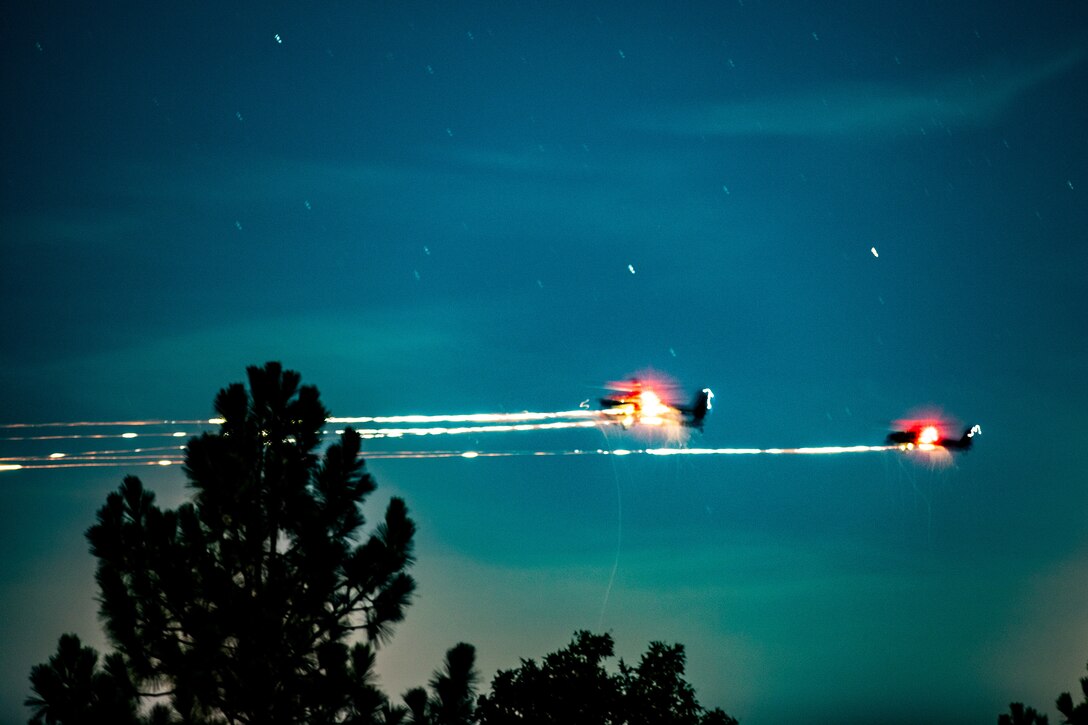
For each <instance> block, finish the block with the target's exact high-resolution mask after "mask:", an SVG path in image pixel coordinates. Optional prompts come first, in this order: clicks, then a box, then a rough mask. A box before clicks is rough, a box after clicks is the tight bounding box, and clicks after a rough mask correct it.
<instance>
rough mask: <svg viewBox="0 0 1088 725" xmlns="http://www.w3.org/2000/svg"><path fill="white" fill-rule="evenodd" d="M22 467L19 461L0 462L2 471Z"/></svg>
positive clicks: (15, 469)
mask: <svg viewBox="0 0 1088 725" xmlns="http://www.w3.org/2000/svg"><path fill="white" fill-rule="evenodd" d="M20 468H22V466H20V465H19V464H18V463H0V471H18V470H19V469H20Z"/></svg>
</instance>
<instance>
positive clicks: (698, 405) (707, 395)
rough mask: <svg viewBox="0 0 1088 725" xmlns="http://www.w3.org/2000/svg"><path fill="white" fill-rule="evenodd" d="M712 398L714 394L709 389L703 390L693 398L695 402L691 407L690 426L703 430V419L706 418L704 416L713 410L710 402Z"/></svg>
mask: <svg viewBox="0 0 1088 725" xmlns="http://www.w3.org/2000/svg"><path fill="white" fill-rule="evenodd" d="M713 398H714V393H713V392H712V391H711V390H710V388H703V389H702V390H700V391H699V393H698V394H697V395H696V396H695V402H694V403H692V405H691V425H692V427H694V428H698V429H699V430H702V429H703V419H704V418H706V414H707V413H709V412H710V409H711V408H713V407H714V406H713V404H712V403H711V402H710V401H711V400H713Z"/></svg>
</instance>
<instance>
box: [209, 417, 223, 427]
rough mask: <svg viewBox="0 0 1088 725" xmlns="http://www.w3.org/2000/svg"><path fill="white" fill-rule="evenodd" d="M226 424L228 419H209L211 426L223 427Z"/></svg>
mask: <svg viewBox="0 0 1088 725" xmlns="http://www.w3.org/2000/svg"><path fill="white" fill-rule="evenodd" d="M226 422H227V419H226V418H208V424H209V425H223V424H224V423H226Z"/></svg>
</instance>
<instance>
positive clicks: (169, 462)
mask: <svg viewBox="0 0 1088 725" xmlns="http://www.w3.org/2000/svg"><path fill="white" fill-rule="evenodd" d="M171 463H173V461H168V460H166V459H165V458H164V459H163V460H161V461H159V465H160V466H169V465H170V464H171Z"/></svg>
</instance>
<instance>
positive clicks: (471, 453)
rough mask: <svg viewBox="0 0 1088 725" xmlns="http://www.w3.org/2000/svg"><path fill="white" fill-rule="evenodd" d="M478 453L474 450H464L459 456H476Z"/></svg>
mask: <svg viewBox="0 0 1088 725" xmlns="http://www.w3.org/2000/svg"><path fill="white" fill-rule="evenodd" d="M479 455H480V454H479V453H477V452H476V451H465V452H464V453H462V454H461V458H476V457H477V456H479Z"/></svg>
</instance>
